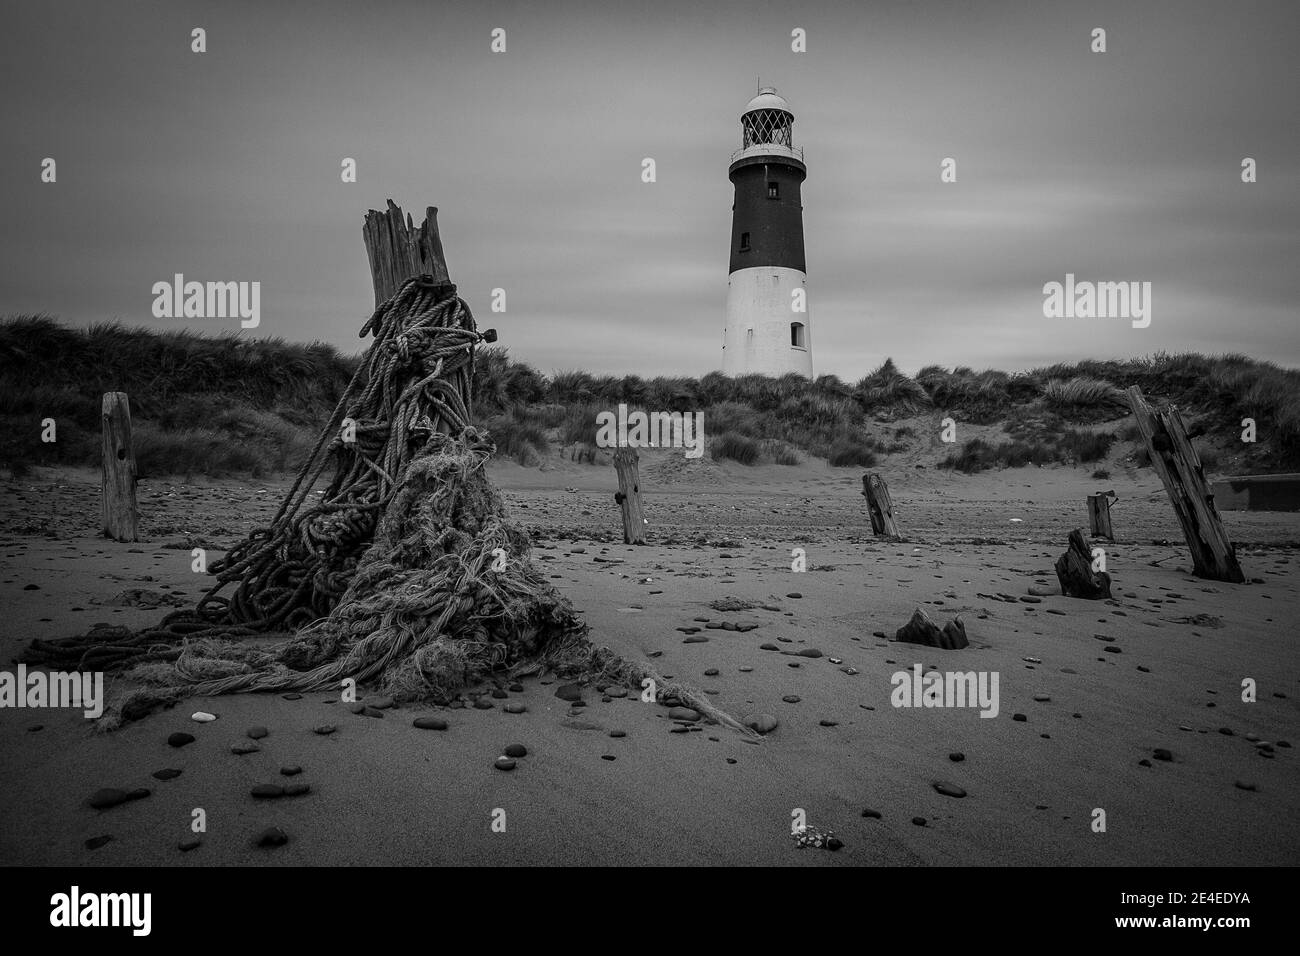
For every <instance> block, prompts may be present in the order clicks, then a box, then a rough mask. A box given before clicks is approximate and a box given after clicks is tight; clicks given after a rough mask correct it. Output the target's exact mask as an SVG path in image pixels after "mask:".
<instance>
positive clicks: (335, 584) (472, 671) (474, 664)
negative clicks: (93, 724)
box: [27, 277, 748, 733]
mask: <svg viewBox="0 0 1300 956" xmlns="http://www.w3.org/2000/svg"><path fill="white" fill-rule="evenodd" d="M370 331H373V332H374V333H375V341H374V342H373V343H372V344H371V347H370V349H369V350H368V352H367V354H366V356H365V358H364V360H363V362H362V364H361V367H360V368H359V369H358V371H357V374H356V375H355V376H354V377H353V379H352V381H351V383H350V384H349V385H348V387H347V389H346V391H345V393H344V395H343V397H342V398H341V399H340V401H339V403H338V406H337V407H336V409H335V411H334V414H333V415H332V416H331V418H330V421H329V422H328V424H327V425H326V426H325V428H324V430H323V431H322V433H321V436H320V439H319V440H318V441H317V443H316V446H315V448H314V450H313V452H312V455H311V457H310V458H309V459H308V461H307V462H306V464H304V466H303V468H302V469H301V471H299V473H298V476H297V479H296V480H295V482H294V484H293V486H292V488H291V490H290V491H289V493H288V494H287V495H286V497H285V500H284V502H283V503H282V504H281V506H280V508H279V510H278V511H277V513H276V516H275V518H274V520H273V521H272V522H271V525H270V526H269V527H268V528H266V529H263V530H261V531H257V532H254V533H253V534H251V535H250V536H249V537H248V538H247V539H246V540H245V541H243V542H242V543H241V544H239V545H238V546H236V547H235V548H233V549H232V550H231V551H230V552H229V553H228V554H227V555H226V557H225V558H224V559H223V560H222V561H221V562H218V563H214V565H213V573H214V574H216V576H217V583H216V585H215V586H214V587H213V588H212V589H211V590H210V591H209V592H208V593H207V594H206V595H205V596H204V597H203V598H202V599H201V600H200V601H199V603H198V605H197V607H196V608H195V609H193V610H188V611H181V612H177V613H175V614H171V615H169V616H168V617H166V618H165V619H164V620H163V622H162V623H161V624H160V625H159V626H158V627H156V628H152V629H149V630H145V631H141V632H138V633H136V634H131V633H130V632H127V631H126V629H125V628H112V629H108V630H110V631H111V632H113V633H111V634H108V633H106V632H105V630H104V629H101V630H96V631H92V632H91V633H90V634H87V635H83V636H80V637H74V638H68V639H65V640H60V641H37V642H34V643H33V645H32V648H31V651H30V652H29V654H28V656H27V660H28V662H29V663H35V664H45V665H47V666H50V667H55V666H64V667H75V668H76V669H81V670H85V669H119V670H121V669H126V673H125V675H124V676H125V678H126V679H127V681H128V683H129V684H130V685H131V686H132V687H133V689H132V690H131V691H130V692H129V693H128V694H127V695H126V696H125V697H124V698H123V699H121V700H119V701H115V702H113V703H112V704H110V706H109V707H108V708H107V710H106V711H105V716H104V718H102V719H101V721H100V722H99V725H98V726H99V727H100V729H112V728H114V727H116V726H118V725H119V724H120V723H121V722H122V721H124V720H133V719H137V718H139V717H142V716H144V715H145V714H147V713H149V712H150V711H152V710H153V709H155V708H156V707H158V706H160V705H165V704H170V703H174V702H176V701H178V700H180V699H182V698H184V697H187V696H191V695H196V694H197V695H211V694H224V693H232V692H241V691H287V690H299V691H301V690H318V689H322V688H325V687H337V686H338V682H339V681H340V680H342V679H343V678H345V677H348V678H353V679H355V680H356V681H358V682H375V683H377V684H378V685H379V686H380V687H381V688H382V689H384V690H385V691H386V692H388V693H389V694H390V695H392V696H393V697H395V698H397V699H399V700H413V699H423V700H433V701H436V702H440V703H446V702H448V701H449V700H451V699H452V698H453V697H454V695H455V694H456V692H457V691H459V690H460V689H462V688H464V687H466V686H468V685H471V684H473V683H476V682H479V681H481V680H483V679H484V678H485V677H487V676H488V675H489V674H493V673H501V674H507V675H509V676H510V677H511V678H517V677H521V676H524V675H527V674H532V673H538V672H540V671H542V670H544V669H547V670H551V671H554V672H555V673H557V674H559V675H562V676H565V677H572V676H579V677H593V678H598V679H604V680H606V681H607V682H623V683H626V684H630V685H632V686H634V687H636V688H637V689H640V687H641V686H642V681H643V680H644V679H646V678H649V679H651V680H652V681H654V682H655V689H656V697H657V698H658V699H660V700H673V701H677V702H680V703H686V704H689V705H690V706H692V707H694V708H695V709H697V710H699V711H701V712H702V713H704V714H705V715H707V716H709V717H711V718H713V719H715V720H717V721H719V722H720V723H723V724H725V725H727V726H729V727H732V728H733V729H736V730H739V731H741V732H742V733H748V731H747V730H746V729H745V728H743V727H742V726H741V725H740V724H739V723H738V722H736V721H735V720H734V719H733V718H731V717H729V716H728V715H726V714H725V713H723V712H721V711H720V710H718V709H717V708H716V707H714V706H713V705H712V704H711V703H710V702H709V701H708V700H707V698H704V697H703V696H702V695H699V694H696V693H694V692H693V691H691V690H690V689H688V688H686V687H683V686H681V685H676V684H673V685H670V684H667V683H666V682H665V681H664V680H663V679H662V678H661V677H660V676H659V675H658V674H657V673H655V672H654V671H653V670H652V669H651V668H649V667H648V665H643V664H633V663H628V662H626V661H624V660H622V659H621V658H618V657H617V656H615V655H614V654H613V653H612V652H610V651H609V650H608V649H606V648H603V647H596V646H594V645H592V643H591V642H590V641H589V640H588V639H587V636H586V635H587V628H586V626H585V625H584V624H583V623H582V622H581V621H580V620H579V619H578V617H577V616H576V614H575V613H574V611H573V609H572V606H571V605H570V604H569V602H568V601H567V600H566V599H565V598H564V597H563V596H562V595H561V594H559V593H558V592H557V591H556V590H555V589H554V588H553V587H552V586H551V585H550V584H549V583H548V582H547V581H546V580H545V578H544V577H543V576H542V575H541V574H540V573H539V572H537V571H536V570H535V569H534V568H533V567H532V565H531V563H530V562H529V561H528V551H529V549H530V542H529V539H528V536H527V535H526V534H524V533H523V532H521V531H519V530H518V529H516V528H514V527H512V526H510V525H509V524H508V523H506V521H505V519H504V507H503V504H502V502H501V498H500V496H499V495H498V493H497V491H496V489H495V488H494V487H493V486H492V484H491V482H490V481H489V480H488V478H487V475H486V472H485V466H486V463H487V461H488V459H489V458H490V457H491V455H492V452H493V446H492V443H491V441H490V440H489V439H488V437H487V436H486V435H484V434H482V433H480V432H479V431H478V430H477V429H475V428H473V427H471V426H469V424H468V419H469V395H470V388H471V385H472V376H473V349H474V346H475V345H477V344H478V343H479V342H480V341H482V340H483V339H484V336H481V335H480V334H479V333H478V331H477V330H476V328H475V326H474V321H473V317H472V316H471V314H470V312H469V309H468V307H467V306H466V305H465V303H464V302H462V301H461V300H460V299H459V298H457V297H456V296H455V288H454V287H452V286H436V285H433V284H432V282H431V280H429V279H428V277H421V278H417V279H411V280H408V281H407V282H406V283H404V284H403V285H402V287H401V289H399V291H398V292H397V294H396V295H395V296H394V297H393V298H392V299H390V300H388V301H387V302H385V303H383V304H382V305H381V306H380V307H379V308H378V309H377V310H376V311H375V314H374V315H373V316H372V317H371V319H370V320H369V321H368V322H367V323H366V325H365V327H364V328H363V329H362V335H365V334H366V333H367V332H370ZM353 432H355V440H348V436H351V435H352V433H353ZM331 457H332V458H333V459H334V460H335V462H336V467H335V472H334V477H333V480H332V481H331V482H330V485H329V487H328V490H327V491H326V492H325V494H324V496H323V499H322V500H321V501H320V502H318V503H316V504H315V505H312V506H310V507H304V505H305V504H306V502H307V499H308V496H309V495H310V494H311V491H312V487H313V485H314V484H315V482H316V481H317V479H318V478H319V477H320V475H321V474H322V472H323V471H324V469H325V467H326V465H327V464H328V462H329V460H330V458H331ZM231 584H233V585H234V593H233V594H232V595H231V597H230V598H229V599H227V598H223V597H221V596H220V595H219V592H220V591H221V590H222V589H223V588H225V587H226V586H227V585H231ZM292 630H297V631H298V633H297V634H296V636H294V637H293V638H292V639H291V640H289V641H287V642H285V643H283V644H281V645H279V646H277V647H274V648H268V647H266V646H265V644H264V643H262V644H261V645H260V646H259V645H258V644H253V643H249V642H247V641H246V640H245V639H246V638H248V637H251V636H256V635H261V634H268V633H279V632H284V631H292ZM106 638H108V639H107V640H106Z"/></svg>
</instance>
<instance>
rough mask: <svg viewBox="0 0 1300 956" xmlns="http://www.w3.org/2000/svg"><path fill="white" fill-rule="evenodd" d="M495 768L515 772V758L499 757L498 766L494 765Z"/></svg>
mask: <svg viewBox="0 0 1300 956" xmlns="http://www.w3.org/2000/svg"><path fill="white" fill-rule="evenodd" d="M494 766H495V767H496V768H497V769H498V770H514V769H515V761H514V758H513V757H497V761H496V764H494Z"/></svg>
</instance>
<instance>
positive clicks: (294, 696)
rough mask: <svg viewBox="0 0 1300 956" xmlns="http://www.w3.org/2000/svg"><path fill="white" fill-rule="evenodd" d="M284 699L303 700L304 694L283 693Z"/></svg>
mask: <svg viewBox="0 0 1300 956" xmlns="http://www.w3.org/2000/svg"><path fill="white" fill-rule="evenodd" d="M280 697H281V698H282V699H283V700H302V694H281V695H280Z"/></svg>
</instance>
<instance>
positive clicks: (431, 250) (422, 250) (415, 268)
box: [362, 199, 451, 306]
mask: <svg viewBox="0 0 1300 956" xmlns="http://www.w3.org/2000/svg"><path fill="white" fill-rule="evenodd" d="M362 238H363V239H364V240H365V243H366V256H367V258H369V260H370V281H371V284H372V285H374V287H375V305H376V306H378V305H379V304H380V303H382V302H386V301H388V300H389V299H391V298H392V297H393V296H394V295H396V294H397V290H398V289H399V288H401V285H402V283H403V282H405V281H406V280H407V279H409V278H411V276H419V275H428V276H433V279H434V281H435V282H450V281H451V279H450V277H449V276H448V273H447V259H446V257H445V256H444V255H443V251H442V237H441V236H439V235H438V209H437V207H435V206H429V207H427V208H426V209H425V211H424V222H422V223H420V226H419V228H416V226H415V224H414V223H413V222H412V221H411V217H410V215H409V214H407V213H403V212H402V208H401V207H400V206H399V205H397V203H395V202H393V201H392V200H391V199H390V200H388V211H387V212H379V211H378V210H376V209H372V210H370V211H369V212H368V213H366V221H365V225H364V226H363V227H362Z"/></svg>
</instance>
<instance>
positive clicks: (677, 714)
mask: <svg viewBox="0 0 1300 956" xmlns="http://www.w3.org/2000/svg"><path fill="white" fill-rule="evenodd" d="M668 719H669V720H688V721H692V722H694V721H697V720H699V719H700V712H699V711H698V710H696V709H695V708H694V707H674V708H672V709H671V710H669V711H668Z"/></svg>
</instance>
